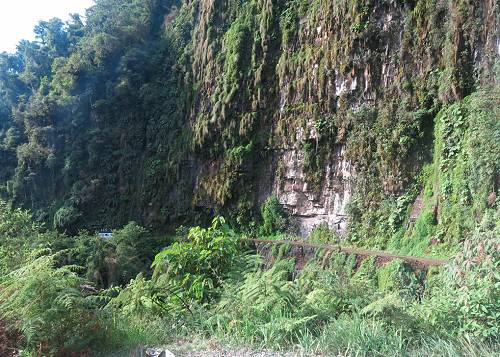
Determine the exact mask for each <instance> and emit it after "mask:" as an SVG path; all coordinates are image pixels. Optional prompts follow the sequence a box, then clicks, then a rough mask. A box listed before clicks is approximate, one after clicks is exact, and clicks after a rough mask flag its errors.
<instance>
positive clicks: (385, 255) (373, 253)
mask: <svg viewBox="0 0 500 357" xmlns="http://www.w3.org/2000/svg"><path fill="white" fill-rule="evenodd" d="M242 241H244V242H249V243H254V244H275V245H283V244H289V245H292V246H296V247H303V248H312V249H326V250H332V251H340V252H344V253H347V254H355V255H357V256H361V257H376V258H381V260H382V261H390V260H394V259H400V260H403V261H405V262H407V263H409V264H410V265H412V266H413V267H417V268H425V269H427V268H429V267H431V266H440V265H444V264H446V263H448V261H447V260H444V259H435V258H425V257H414V256H409V255H400V254H393V253H389V252H384V251H377V250H368V249H361V248H348V247H342V246H339V245H334V244H318V243H308V242H304V241H292V240H266V239H256V238H245V239H242Z"/></svg>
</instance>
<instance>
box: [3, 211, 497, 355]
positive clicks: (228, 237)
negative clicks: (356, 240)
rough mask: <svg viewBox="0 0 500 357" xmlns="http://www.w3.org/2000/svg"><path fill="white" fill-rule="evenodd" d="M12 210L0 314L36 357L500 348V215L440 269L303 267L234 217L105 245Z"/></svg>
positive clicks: (137, 231) (124, 234)
mask: <svg viewBox="0 0 500 357" xmlns="http://www.w3.org/2000/svg"><path fill="white" fill-rule="evenodd" d="M0 208H1V210H0V218H1V222H2V224H0V236H1V237H2V250H1V252H2V255H1V262H2V272H3V274H2V277H1V280H0V312H1V313H2V316H3V320H2V321H3V323H4V324H6V326H8V328H9V329H11V330H12V331H13V332H15V334H17V335H18V336H21V338H20V339H18V342H17V343H18V345H17V346H15V347H17V348H21V349H22V350H23V351H24V352H23V353H24V355H33V356H42V355H69V354H71V353H74V352H82V351H87V352H89V353H91V354H96V355H99V354H101V355H106V354H108V353H113V352H114V353H116V352H117V351H122V352H126V351H128V350H133V349H134V348H135V347H137V346H138V345H144V344H146V345H156V346H161V345H166V344H169V343H172V342H174V341H176V340H178V339H181V338H191V339H192V338H195V337H196V338H202V339H209V338H210V339H216V340H217V341H219V343H221V344H224V345H232V346H249V347H251V348H253V349H263V348H265V349H270V350H277V351H295V352H296V353H297V354H299V353H302V354H305V355H307V354H308V353H324V354H332V355H337V354H341V355H347V356H351V355H356V356H373V355H393V356H407V355H415V356H423V355H426V356H432V355H435V356H456V355H467V356H489V355H491V356H493V355H494V354H495V353H496V352H497V351H498V348H499V345H498V338H499V319H500V304H499V302H498V301H499V299H498V298H499V293H500V276H499V274H498V271H499V262H500V257H499V252H498V246H497V245H498V240H497V237H498V235H499V234H500V225H499V224H498V222H499V218H500V217H499V216H498V214H488V215H486V216H485V217H484V218H483V221H482V222H481V224H480V225H479V226H478V227H477V229H476V230H475V231H474V232H473V233H472V234H471V235H470V236H468V237H467V238H466V239H465V241H464V242H463V243H462V244H461V251H462V253H461V254H460V255H458V256H457V257H456V258H455V259H454V260H453V261H452V262H451V263H450V264H449V265H446V266H443V267H440V268H432V269H429V270H428V271H416V270H413V269H412V268H411V267H410V266H408V265H407V264H406V263H405V262H402V261H399V260H393V261H391V262H389V263H386V264H384V265H382V266H379V265H377V264H376V262H375V260H374V259H372V258H368V259H365V260H363V261H358V260H357V259H356V257H354V256H349V255H346V254H344V253H332V252H326V251H318V252H317V254H316V257H315V258H314V259H311V260H310V261H309V262H308V263H307V264H306V266H305V267H302V269H300V270H299V271H297V270H296V269H295V267H296V264H295V263H296V262H295V260H294V257H293V255H289V254H287V251H286V247H283V248H280V249H277V250H275V251H273V252H272V259H271V260H272V261H274V262H273V263H272V264H271V265H269V262H267V264H265V263H266V262H265V261H264V258H263V257H262V256H260V255H259V254H257V253H256V252H255V251H253V250H250V249H249V247H247V246H245V244H243V243H242V242H241V241H240V237H241V235H240V234H238V233H236V232H235V231H234V230H232V229H231V228H230V227H229V226H228V225H227V224H226V222H225V220H224V219H223V218H222V217H216V218H215V219H214V220H213V221H212V224H211V225H210V226H209V227H207V228H201V227H192V228H189V229H181V230H179V232H178V234H176V235H175V236H173V237H171V238H169V239H159V238H154V237H153V235H151V234H150V233H149V232H147V231H146V230H145V229H143V228H141V227H139V226H137V225H136V224H134V223H130V224H128V225H127V226H126V227H124V228H123V229H122V230H119V231H117V232H116V233H115V235H114V236H113V238H112V239H110V240H109V241H103V240H102V239H101V238H98V237H95V236H94V235H92V234H89V233H86V232H81V233H80V234H79V235H77V236H75V237H68V236H65V235H62V234H59V233H56V232H53V231H47V230H45V229H43V227H42V226H39V225H37V224H35V223H33V221H32V219H31V215H30V214H29V213H28V212H26V211H22V210H12V209H10V208H9V207H8V206H7V205H6V204H4V203H2V204H1V206H0ZM263 212H264V213H265V212H267V210H265V209H264V210H263ZM275 218H276V217H275ZM273 219H274V218H273ZM263 222H264V220H263ZM278 222H281V218H279V219H278ZM267 223H268V224H269V222H267ZM322 229H323V230H324V228H322ZM138 242H154V244H153V243H152V244H151V245H150V246H149V247H148V245H147V244H145V245H138ZM162 246H163V247H164V249H161V248H160V249H158V247H162ZM138 249H142V250H141V254H137V252H138ZM155 254H156V255H155ZM267 259H269V257H267ZM13 347H14V346H13Z"/></svg>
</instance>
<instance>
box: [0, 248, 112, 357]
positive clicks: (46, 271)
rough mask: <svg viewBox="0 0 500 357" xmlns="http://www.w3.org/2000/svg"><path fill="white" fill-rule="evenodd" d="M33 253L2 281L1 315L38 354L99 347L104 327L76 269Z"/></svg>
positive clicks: (50, 257) (52, 256)
mask: <svg viewBox="0 0 500 357" xmlns="http://www.w3.org/2000/svg"><path fill="white" fill-rule="evenodd" d="M42 253H43V252H41V251H36V252H34V253H33V254H32V255H31V256H30V259H29V261H28V262H27V263H26V264H25V265H23V266H21V267H19V268H18V269H16V270H14V271H12V272H11V273H9V274H8V275H5V276H3V277H2V280H1V284H0V291H1V293H0V303H1V305H0V312H1V314H2V315H3V316H4V318H6V319H7V321H9V322H10V323H11V325H12V326H13V327H14V328H15V329H17V330H19V331H21V333H22V334H23V336H24V337H25V340H26V344H27V347H29V348H31V349H37V350H38V351H40V352H41V353H42V354H51V353H53V352H56V351H59V352H61V351H67V352H68V351H81V350H84V349H85V348H86V347H88V346H98V345H100V344H101V343H102V342H103V341H104V339H105V334H106V328H105V327H104V326H103V324H104V320H103V318H102V317H103V316H102V315H101V313H100V312H99V310H97V306H96V305H95V300H93V299H92V297H91V296H90V295H89V294H88V293H86V292H85V286H87V285H86V281H85V280H84V279H82V278H80V277H79V276H78V274H77V273H76V272H75V267H72V266H63V267H57V266H56V264H57V262H58V257H57V256H56V255H40V254H42Z"/></svg>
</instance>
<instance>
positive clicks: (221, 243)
mask: <svg viewBox="0 0 500 357" xmlns="http://www.w3.org/2000/svg"><path fill="white" fill-rule="evenodd" d="M238 252H239V249H238V237H237V236H236V235H235V233H234V232H233V231H232V230H231V229H230V228H229V226H228V225H227V224H226V222H225V220H224V218H222V217H216V218H214V219H213V221H212V225H211V226H210V227H209V228H201V227H193V228H191V229H190V230H189V232H188V235H187V239H186V240H184V241H181V242H175V243H174V244H172V245H171V246H170V247H168V248H167V249H165V250H163V251H161V252H160V253H158V254H157V255H156V257H155V259H154V261H153V264H152V267H153V268H154V277H155V280H156V283H157V284H158V286H160V287H161V286H163V287H165V289H166V290H167V291H166V293H167V296H166V299H167V300H170V302H175V301H178V300H181V301H178V302H182V303H183V304H184V305H185V307H187V304H186V303H187V302H191V301H195V302H207V301H209V300H211V299H212V298H213V297H214V294H215V293H216V291H217V289H218V288H219V287H220V286H221V284H222V280H223V278H224V275H225V274H226V273H227V272H228V271H229V268H230V267H231V266H232V265H233V263H234V262H235V261H236V258H237V254H238ZM174 291H179V293H177V294H172V292H174ZM167 306H169V304H165V307H167Z"/></svg>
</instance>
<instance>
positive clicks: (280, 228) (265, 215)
mask: <svg viewBox="0 0 500 357" xmlns="http://www.w3.org/2000/svg"><path fill="white" fill-rule="evenodd" d="M261 214H262V220H263V223H262V226H261V227H260V230H259V233H260V234H261V235H264V236H269V235H273V234H275V233H283V232H285V231H286V229H287V227H288V226H289V219H288V215H287V214H286V211H285V210H284V209H283V207H282V206H281V204H280V203H279V201H278V198H277V197H276V196H274V195H273V196H271V197H269V198H268V199H267V200H266V202H265V203H264V205H262V208H261Z"/></svg>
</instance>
